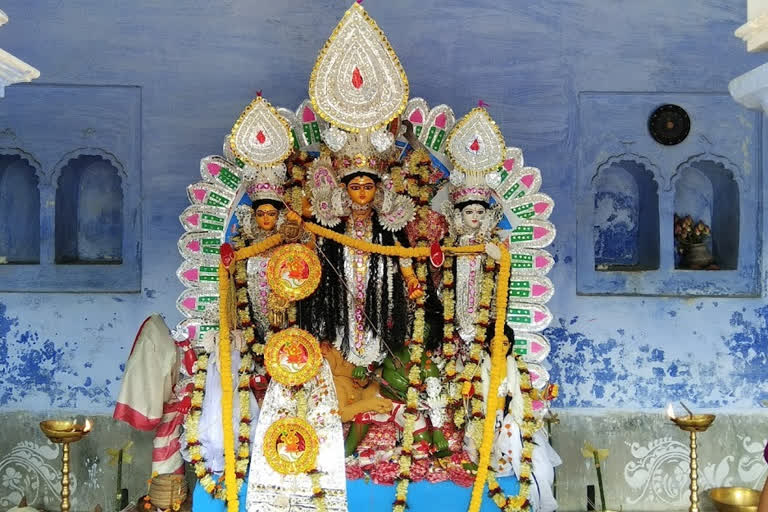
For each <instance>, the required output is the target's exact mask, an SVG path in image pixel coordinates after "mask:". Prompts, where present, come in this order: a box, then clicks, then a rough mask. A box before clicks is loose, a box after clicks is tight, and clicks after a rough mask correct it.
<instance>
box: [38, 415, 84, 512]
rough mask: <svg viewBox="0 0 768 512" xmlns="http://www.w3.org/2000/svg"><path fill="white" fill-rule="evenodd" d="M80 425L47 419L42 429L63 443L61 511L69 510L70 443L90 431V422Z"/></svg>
mask: <svg viewBox="0 0 768 512" xmlns="http://www.w3.org/2000/svg"><path fill="white" fill-rule="evenodd" d="M86 427H87V428H85V427H84V426H83V425H78V424H77V423H75V422H74V421H71V420H45V421H41V422H40V430H42V431H43V434H45V436H46V437H47V438H48V439H50V440H51V442H52V443H59V444H61V512H68V511H69V443H76V442H77V441H79V440H81V439H82V438H83V437H85V436H87V435H88V433H89V432H90V422H86Z"/></svg>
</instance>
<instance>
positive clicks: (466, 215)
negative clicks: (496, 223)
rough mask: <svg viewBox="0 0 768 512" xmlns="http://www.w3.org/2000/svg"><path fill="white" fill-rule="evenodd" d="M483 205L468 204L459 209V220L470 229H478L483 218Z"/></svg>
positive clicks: (484, 211)
mask: <svg viewBox="0 0 768 512" xmlns="http://www.w3.org/2000/svg"><path fill="white" fill-rule="evenodd" d="M486 211H487V210H486V209H485V206H483V205H481V204H468V205H467V206H465V207H464V208H462V209H461V221H462V222H463V223H464V226H465V227H467V228H468V229H469V230H470V231H475V230H477V229H480V226H481V225H482V223H483V220H484V219H485V214H486Z"/></svg>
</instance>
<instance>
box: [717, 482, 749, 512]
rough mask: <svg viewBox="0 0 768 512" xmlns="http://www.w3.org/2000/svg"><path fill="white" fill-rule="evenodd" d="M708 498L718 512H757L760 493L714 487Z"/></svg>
mask: <svg viewBox="0 0 768 512" xmlns="http://www.w3.org/2000/svg"><path fill="white" fill-rule="evenodd" d="M709 497H710V498H711V499H712V501H713V502H714V504H715V507H716V508H717V510H719V511H720V512H757V504H758V502H759V501H760V491H756V490H754V489H747V488H745V487H716V488H714V489H710V491H709Z"/></svg>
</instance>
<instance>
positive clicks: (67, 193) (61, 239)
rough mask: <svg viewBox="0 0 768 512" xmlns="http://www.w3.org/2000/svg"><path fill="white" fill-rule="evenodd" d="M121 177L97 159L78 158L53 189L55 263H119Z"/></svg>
mask: <svg viewBox="0 0 768 512" xmlns="http://www.w3.org/2000/svg"><path fill="white" fill-rule="evenodd" d="M122 253H123V192H122V188H121V177H120V174H119V173H118V170H117V169H116V168H115V166H114V165H112V163H111V162H109V161H108V160H105V159H104V158H102V157H101V156H95V155H81V156H79V157H77V158H75V159H72V160H70V161H69V162H68V163H67V165H66V166H64V167H63V168H62V170H61V175H60V176H59V180H58V187H57V189H56V263H100V264H109V263H114V264H119V263H122Z"/></svg>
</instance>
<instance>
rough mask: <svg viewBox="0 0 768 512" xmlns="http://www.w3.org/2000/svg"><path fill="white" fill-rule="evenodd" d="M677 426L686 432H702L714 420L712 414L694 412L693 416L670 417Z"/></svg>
mask: <svg viewBox="0 0 768 512" xmlns="http://www.w3.org/2000/svg"><path fill="white" fill-rule="evenodd" d="M671 419H672V421H674V422H675V423H676V424H677V426H678V427H680V428H681V429H683V430H685V431H687V432H704V431H705V430H707V429H708V428H709V426H710V425H711V424H712V422H713V421H715V415H714V414H694V415H693V416H691V415H689V416H680V417H679V418H671Z"/></svg>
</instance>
